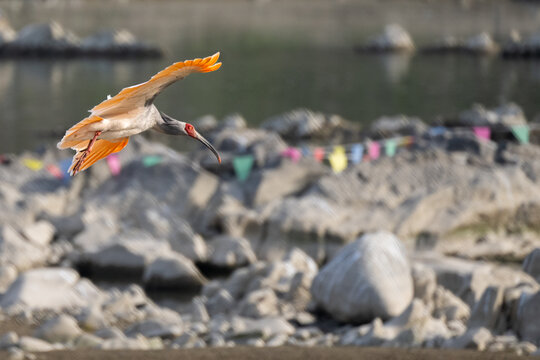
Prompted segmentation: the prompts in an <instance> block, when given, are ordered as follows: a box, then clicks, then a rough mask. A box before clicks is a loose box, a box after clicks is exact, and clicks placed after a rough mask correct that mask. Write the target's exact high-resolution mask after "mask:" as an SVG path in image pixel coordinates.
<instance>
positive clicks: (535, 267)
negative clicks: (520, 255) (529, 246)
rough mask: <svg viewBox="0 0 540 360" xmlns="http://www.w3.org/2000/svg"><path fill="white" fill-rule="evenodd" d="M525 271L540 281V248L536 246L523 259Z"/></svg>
mask: <svg viewBox="0 0 540 360" xmlns="http://www.w3.org/2000/svg"><path fill="white" fill-rule="evenodd" d="M523 271H525V272H526V273H527V274H529V275H531V276H532V277H533V278H535V279H536V281H537V282H539V283H540V248H536V249H534V250H533V251H531V253H530V254H529V255H527V257H526V258H525V260H524V261H523Z"/></svg>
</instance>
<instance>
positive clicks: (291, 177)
mask: <svg viewBox="0 0 540 360" xmlns="http://www.w3.org/2000/svg"><path fill="white" fill-rule="evenodd" d="M325 173H327V169H325V168H324V167H323V166H321V165H320V164H318V163H316V162H314V161H313V162H308V163H307V164H303V166H298V165H297V164H295V163H294V162H291V161H282V162H281V163H280V164H279V165H278V166H277V167H274V168H271V169H265V170H264V171H262V172H259V173H256V174H253V175H252V176H251V178H250V180H249V181H248V183H247V184H246V186H245V189H246V191H247V194H248V195H247V196H248V199H249V201H250V203H251V205H252V206H253V207H257V206H260V205H264V204H267V203H269V202H271V201H272V200H275V199H277V198H282V197H285V196H288V195H294V194H297V193H300V192H302V191H303V190H305V189H306V188H307V187H308V186H309V185H310V184H311V183H312V182H314V181H315V180H317V179H318V178H319V177H321V176H322V175H323V174H325Z"/></svg>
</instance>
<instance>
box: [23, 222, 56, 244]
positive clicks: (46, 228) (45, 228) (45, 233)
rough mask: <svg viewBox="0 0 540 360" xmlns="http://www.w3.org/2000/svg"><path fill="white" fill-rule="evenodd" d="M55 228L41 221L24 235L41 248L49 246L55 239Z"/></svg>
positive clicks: (27, 229) (30, 227)
mask: <svg viewBox="0 0 540 360" xmlns="http://www.w3.org/2000/svg"><path fill="white" fill-rule="evenodd" d="M54 233H55V228H54V226H53V225H52V224H51V223H50V222H48V221H45V220H40V221H38V222H36V223H34V224H32V225H30V226H28V227H25V228H24V230H23V235H24V236H25V237H26V238H27V239H28V240H29V241H31V242H32V243H34V244H36V245H40V246H47V245H49V244H50V242H51V241H52V239H53V237H54Z"/></svg>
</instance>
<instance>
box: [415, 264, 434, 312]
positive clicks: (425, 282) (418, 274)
mask: <svg viewBox="0 0 540 360" xmlns="http://www.w3.org/2000/svg"><path fill="white" fill-rule="evenodd" d="M411 275H412V278H413V284H414V297H415V298H417V299H420V300H422V301H423V302H424V303H426V304H430V303H431V301H432V299H433V294H434V293H435V289H436V288H437V278H436V276H435V271H433V269H430V268H428V267H427V266H425V265H422V264H419V263H414V264H413V266H412V273H411Z"/></svg>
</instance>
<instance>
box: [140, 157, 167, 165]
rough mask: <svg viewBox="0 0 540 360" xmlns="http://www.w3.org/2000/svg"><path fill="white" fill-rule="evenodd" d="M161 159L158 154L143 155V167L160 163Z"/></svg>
mask: <svg viewBox="0 0 540 360" xmlns="http://www.w3.org/2000/svg"><path fill="white" fill-rule="evenodd" d="M162 161H163V158H162V157H161V156H159V155H147V156H145V157H143V159H142V163H143V166H144V167H152V166H155V165H157V164H160V163H161V162H162Z"/></svg>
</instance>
